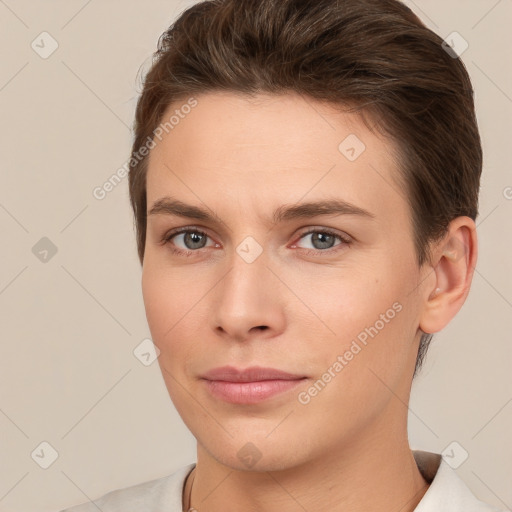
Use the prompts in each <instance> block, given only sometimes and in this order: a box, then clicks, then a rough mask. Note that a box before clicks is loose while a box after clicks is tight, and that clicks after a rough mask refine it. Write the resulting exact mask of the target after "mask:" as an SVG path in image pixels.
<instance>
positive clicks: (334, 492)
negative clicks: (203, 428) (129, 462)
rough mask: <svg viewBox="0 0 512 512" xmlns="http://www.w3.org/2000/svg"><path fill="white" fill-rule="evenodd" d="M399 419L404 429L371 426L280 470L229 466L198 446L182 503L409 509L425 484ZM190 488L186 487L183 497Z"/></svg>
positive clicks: (319, 510)
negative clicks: (195, 462) (248, 469)
mask: <svg viewBox="0 0 512 512" xmlns="http://www.w3.org/2000/svg"><path fill="white" fill-rule="evenodd" d="M381 420H382V418H381ZM403 424H404V429H403V430H397V429H396V428H391V429H390V428H389V425H388V428H383V425H382V424H377V425H374V426H373V428H371V429H368V431H367V432H365V433H364V435H362V434H361V433H358V434H357V438H355V439H351V440H350V441H348V442H347V441H346V440H345V441H344V443H343V445H341V446H339V447H337V449H335V448H336V447H332V446H331V447H329V451H328V453H322V454H319V455H318V456H317V457H316V458H314V459H311V458H310V459H308V460H307V461H305V462H304V463H303V464H301V465H295V466H293V467H287V468H284V469H282V470H280V471H265V470H264V469H263V470H261V469H260V470H258V471H247V470H238V469H234V468H231V467H228V466H226V465H224V464H222V463H220V462H218V461H217V460H216V459H214V458H213V457H211V455H210V454H209V452H207V451H206V450H205V449H204V448H203V447H202V446H201V445H198V452H197V454H198V457H197V464H196V468H195V471H194V475H193V476H194V478H193V486H192V495H191V504H188V503H185V505H186V506H187V508H186V509H185V510H188V508H190V507H193V508H194V509H195V510H197V512H218V511H219V510H223V511H227V512H229V511H236V510H261V511H265V512H296V511H297V510H315V511H316V512H328V511H329V512H332V510H333V506H335V507H336V509H339V510H350V511H351V512H363V511H367V510H382V511H387V510H390V511H395V510H400V511H401V512H412V511H413V510H414V509H415V508H416V506H417V504H418V503H419V502H420V500H421V498H422V497H423V495H424V494H425V492H426V490H427V488H428V483H427V482H426V481H425V479H424V478H423V476H422V475H421V473H420V471H419V469H418V467H417V465H416V463H415V460H414V457H413V454H412V452H411V450H410V448H409V445H408V442H407V432H406V422H405V421H404V422H403ZM395 427H396V425H395ZM189 480H190V479H189ZM187 484H190V482H187ZM189 490H190V489H189V488H187V487H186V488H185V492H184V495H185V496H188V492H189Z"/></svg>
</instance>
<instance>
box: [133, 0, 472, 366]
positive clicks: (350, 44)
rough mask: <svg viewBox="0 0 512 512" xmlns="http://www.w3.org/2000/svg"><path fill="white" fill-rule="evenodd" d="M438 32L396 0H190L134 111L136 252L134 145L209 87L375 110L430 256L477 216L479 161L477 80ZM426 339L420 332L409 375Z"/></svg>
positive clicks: (142, 171) (142, 194) (139, 193)
mask: <svg viewBox="0 0 512 512" xmlns="http://www.w3.org/2000/svg"><path fill="white" fill-rule="evenodd" d="M442 43H443V40H442V39H441V38H440V37H439V36H438V35H437V34H435V33H434V32H432V31H431V30H430V29H428V28H427V27H426V26H425V25H424V24H423V23H422V22H421V21H420V19H419V18H418V17H417V16H416V15H415V14H414V13H413V12H412V11H411V10H410V9H409V8H408V7H407V6H405V5H404V4H402V3H401V2H399V1H398V0H209V1H203V2H199V3H197V4H195V5H193V6H192V7H190V8H188V9H187V10H185V11H184V12H183V13H182V14H181V15H180V16H179V18H178V19H177V20H176V21H175V22H174V23H173V24H172V25H171V26H170V27H169V29H168V30H166V31H165V32H164V33H163V34H162V36H161V37H160V39H159V42H158V49H157V51H156V52H155V54H154V56H153V64H152V66H151V68H150V70H149V71H148V73H147V74H146V76H145V79H144V84H143V90H142V93H141V95H140V97H139V99H138V103H137V108H136V113H135V122H134V142H133V147H132V154H131V159H130V173H129V190H130V201H131V205H132V208H133V211H134V216H135V226H136V231H137V246H138V255H139V260H140V262H141V263H142V262H143V258H144V246H145V240H146V208H147V205H146V172H147V160H148V157H147V156H141V155H140V153H139V150H140V148H142V147H143V146H144V144H145V142H146V141H151V140H153V138H154V132H155V130H156V128H157V127H158V126H159V124H160V123H161V122H162V117H163V115H164V113H165V111H166V110H167V108H168V107H169V106H170V104H171V103H175V102H177V101H179V100H182V101H183V100H184V99H185V98H187V97H188V96H190V95H195V94H200V93H206V92H209V91H233V92H238V93H244V94H248V95H254V94H257V93H260V92H261V93H275V94H282V93H286V92H296V93H299V94H302V95H305V96H306V97H310V98H313V99H316V100H320V101H326V102H328V103H330V104H332V105H334V106H340V107H345V108H346V107H347V106H351V107H354V108H356V109H357V110H358V111H359V112H360V113H361V114H365V113H366V114H369V116H370V118H371V119H372V120H373V121H374V122H375V123H376V125H378V126H379V127H380V131H381V133H384V134H386V135H387V136H389V137H390V138H391V139H392V140H393V142H394V143H395V146H396V148H397V150H398V154H399V166H398V167H399V169H398V171H399V172H398V173H397V177H398V178H399V180H398V181H399V182H400V183H401V184H402V185H403V186H402V190H403V191H404V195H405V196H406V198H407V201H408V204H409V206H410V209H411V215H412V224H413V228H414V244H415V248H416V255H417V261H418V264H419V265H420V266H421V265H422V264H423V263H424V262H426V261H428V259H429V257H430V252H429V248H430V243H431V242H433V241H437V240H439V239H440V238H441V237H443V236H444V235H445V234H446V232H447V229H448V224H449V223H450V221H451V220H452V219H454V218H456V217H458V216H468V217H470V218H472V219H473V220H475V219H476V216H477V214H478V193H479V186H480V175H481V171H482V148H481V142H480V136H479V132H478V127H477V122H476V116H475V109H474V102H473V89H472V85H471V81H470V78H469V76H468V73H467V70H466V68H465V66H464V64H463V62H462V61H461V60H460V59H459V58H457V56H456V55H454V54H453V53H448V51H445V49H444V48H443V46H442ZM363 117H364V116H363ZM431 338H432V334H428V333H424V334H423V335H422V338H421V342H420V347H419V351H418V356H417V360H416V367H415V372H414V375H416V373H417V371H418V370H419V368H420V367H421V364H422V362H423V358H424V356H425V353H426V350H427V348H428V345H429V343H430V341H431Z"/></svg>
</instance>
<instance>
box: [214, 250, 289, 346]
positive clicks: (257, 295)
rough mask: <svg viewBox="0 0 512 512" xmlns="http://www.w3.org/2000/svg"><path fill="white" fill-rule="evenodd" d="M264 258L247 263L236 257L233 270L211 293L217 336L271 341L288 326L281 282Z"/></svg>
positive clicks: (236, 255)
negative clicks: (258, 338) (270, 339)
mask: <svg viewBox="0 0 512 512" xmlns="http://www.w3.org/2000/svg"><path fill="white" fill-rule="evenodd" d="M267 263H268V262H267V260H266V258H264V257H263V255H261V256H260V257H259V258H257V259H256V260H255V261H253V262H252V263H247V262H246V261H244V260H243V259H242V258H241V257H240V256H239V255H238V254H234V257H233V258H232V265H231V268H230V270H229V271H228V272H227V274H226V275H225V276H224V278H222V279H221V281H220V282H219V283H218V285H217V286H216V287H215V292H214V293H213V294H212V304H213V306H212V307H213V314H212V315H211V317H210V318H211V319H212V322H213V329H214V330H215V331H216V333H217V335H220V336H223V337H224V338H226V339H232V340H235V341H244V340H247V339H249V338H253V337H263V338H271V337H274V336H276V335H278V334H279V333H281V332H282V330H283V329H284V325H285V315H284V307H283V302H282V301H283V297H282V296H281V295H280V286H279V285H280V282H279V279H278V278H277V277H276V276H275V275H274V273H273V272H272V271H271V270H270V269H269V268H268V267H267Z"/></svg>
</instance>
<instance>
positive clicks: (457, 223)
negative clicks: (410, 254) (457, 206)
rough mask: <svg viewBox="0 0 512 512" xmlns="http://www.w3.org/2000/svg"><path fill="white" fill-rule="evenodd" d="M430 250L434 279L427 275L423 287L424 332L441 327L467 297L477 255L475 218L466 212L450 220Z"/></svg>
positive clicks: (422, 327) (422, 328) (421, 320)
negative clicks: (445, 229)
mask: <svg viewBox="0 0 512 512" xmlns="http://www.w3.org/2000/svg"><path fill="white" fill-rule="evenodd" d="M431 254H432V259H431V265H432V270H430V272H434V273H435V279H429V283H428V287H427V288H425V299H424V304H423V310H422V313H421V317H420V324H419V327H420V329H421V330H422V331H423V332H425V333H434V332H438V331H440V330H441V329H443V328H444V327H445V326H446V325H447V324H448V323H449V322H450V320H451V319H452V318H453V317H454V316H455V315H456V314H457V312H458V311H459V310H460V308H461V307H462V305H463V304H464V302H465V301H466V297H467V296H468V293H469V289H470V287H471V281H472V279H473V272H474V270H475V266H476V261H477V257H478V242H477V235H476V226H475V222H474V221H473V220H472V219H471V218H470V217H465V216H463V217H457V218H456V219H454V220H452V222H451V223H450V225H449V229H448V232H447V234H446V236H445V237H443V239H442V240H441V241H440V242H437V243H436V244H435V247H434V248H433V249H432V251H431ZM431 283H434V285H433V286H432V284H431Z"/></svg>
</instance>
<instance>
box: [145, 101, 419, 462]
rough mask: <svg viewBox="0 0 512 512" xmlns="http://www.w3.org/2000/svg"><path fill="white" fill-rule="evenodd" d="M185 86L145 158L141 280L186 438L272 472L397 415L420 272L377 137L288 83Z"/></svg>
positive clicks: (401, 413) (380, 430)
mask: <svg viewBox="0 0 512 512" xmlns="http://www.w3.org/2000/svg"><path fill="white" fill-rule="evenodd" d="M196 100H197V105H196V106H195V107H194V108H191V109H187V110H189V113H188V114H187V115H186V116H182V118H181V119H180V120H179V123H177V124H175V125H174V127H173V129H172V130H169V131H168V133H164V135H163V136H162V137H161V140H158V139H155V142H156V146H155V147H153V149H152V150H151V153H150V156H149V164H148V174H147V204H148V220H147V237H146V246H145V256H144V262H143V271H142V291H143V297H144V303H145V308H146V315H147V319H148V324H149V327H150V331H151V334H152V338H153V342H154V343H155V345H156V346H157V347H158V349H159V350H160V356H159V358H158V361H159V364H160V368H161V370H162V374H163V377H164V380H165V383H166V386H167V389H168V391H169V394H170V397H171V399H172V401H173V403H174V405H175V407H176V409H177V410H178V412H179V414H180V415H181V417H182V419H183V421H184V422H185V424H186V425H187V426H188V428H189V429H190V431H191V432H192V434H193V435H194V436H195V437H196V439H197V441H198V446H199V447H200V449H201V450H203V451H204V453H207V454H208V456H209V457H211V458H212V459H215V460H216V461H217V462H220V463H222V464H225V465H227V466H230V467H232V468H236V469H247V467H248V462H247V461H248V459H247V457H246V456H247V455H249V456H250V457H252V460H253V463H254V461H255V460H257V465H256V466H255V467H256V468H258V469H259V470H272V469H277V468H281V469H282V468H284V467H292V466H297V465H298V464H301V463H305V462H307V461H312V460H314V459H318V460H320V459H321V458H322V457H325V456H326V455H327V454H334V453H339V452H340V451H342V450H348V449H351V450H355V449H357V446H359V445H360V444H361V443H360V441H361V440H362V439H366V440H367V439H368V437H369V436H370V437H372V438H373V439H377V438H378V436H380V435H382V434H385V433H386V432H387V433H389V431H390V429H397V428H405V422H406V414H407V408H406V407H404V405H403V402H407V400H408V394H409V390H410V385H411V379H412V374H413V370H414V363H415V358H416V352H417V348H418V342H419V338H420V335H421V331H419V328H418V327H419V319H420V314H421V300H420V291H421V289H422V288H421V284H420V283H421V282H422V279H423V278H424V274H422V269H420V268H418V266H417V263H416V255H415V252H414V245H413V232H412V224H411V213H410V210H409V208H408V205H407V202H406V199H405V192H404V191H403V190H401V189H400V187H399V186H398V185H397V184H396V180H395V178H396V176H397V164H396V160H395V159H394V157H393V146H392V144H391V141H390V140H389V139H385V138H383V137H381V136H379V135H377V134H375V133H372V132H371V131H369V130H368V128H367V127H366V126H365V124H364V123H363V121H362V120H361V119H360V118H359V117H358V115H357V114H354V113H350V114H349V113H342V112H340V111H336V110H334V108H333V107H332V106H329V105H327V104H323V103H319V102H316V101H314V100H312V99H308V100H307V101H306V100H305V99H304V98H303V97H301V96H299V95H294V94H286V95H282V96H275V95H274V96H267V95H259V96H257V97H256V98H252V99H250V98H248V97H246V96H242V95H237V94H235V93H226V92H222V93H221V92H215V93H209V94H204V95H200V96H197V97H196ZM184 103H185V102H184ZM176 108H179V105H173V106H172V108H169V110H168V114H166V115H165V116H164V118H165V119H168V118H169V117H170V116H171V115H172V113H173V112H174V111H175V110H176ZM177 201H179V202H180V203H177ZM173 202H174V203H173ZM188 207H194V208H195V209H194V208H192V209H191V208H188ZM199 209H200V210H203V212H200V211H199ZM223 366H231V367H234V368H237V369H242V370H243V369H246V368H249V367H254V366H258V367H264V368H273V369H277V370H281V371H284V372H288V373H289V374H292V375H294V376H295V379H294V380H292V381H290V380H289V381H287V382H286V381H283V380H276V379H267V382H266V383H260V385H256V384H240V383H238V384H233V383H230V384H227V383H225V382H224V383H222V382H218V381H217V382H214V381H212V380H206V379H204V378H203V377H204V376H205V374H206V373H207V372H209V371H211V370H213V369H215V368H218V367H223ZM260 376H261V374H260ZM253 377H254V376H253ZM218 378H219V379H220V380H223V378H222V377H218ZM251 378H252V377H251ZM251 378H249V380H251ZM214 380H215V379H214ZM268 380H272V382H268ZM276 389H280V392H277V393H276V392H275V391H276ZM223 393H227V395H226V394H223Z"/></svg>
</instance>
